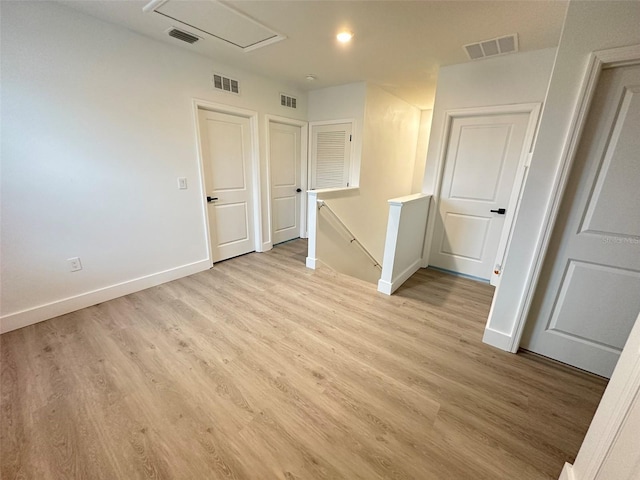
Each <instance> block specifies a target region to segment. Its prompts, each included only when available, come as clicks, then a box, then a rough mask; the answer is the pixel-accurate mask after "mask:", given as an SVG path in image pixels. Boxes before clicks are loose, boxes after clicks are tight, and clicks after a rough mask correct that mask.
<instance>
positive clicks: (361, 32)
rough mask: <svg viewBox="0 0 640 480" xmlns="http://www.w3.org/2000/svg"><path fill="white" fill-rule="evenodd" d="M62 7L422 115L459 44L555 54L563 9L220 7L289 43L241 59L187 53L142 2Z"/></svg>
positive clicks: (316, 4) (374, 4) (218, 45)
mask: <svg viewBox="0 0 640 480" xmlns="http://www.w3.org/2000/svg"><path fill="white" fill-rule="evenodd" d="M182 1H187V0H182ZM205 1H206V0H205ZM61 3H63V4H65V5H67V6H70V7H72V8H74V9H76V10H80V11H82V12H84V13H87V14H89V15H92V16H94V17H97V18H100V19H103V20H106V21H108V22H112V23H115V24H119V25H122V26H124V27H126V28H129V29H131V30H134V31H137V32H139V33H141V34H143V35H146V36H148V37H151V38H155V39H157V40H160V41H162V42H166V43H170V44H173V45H177V46H179V47H181V48H185V49H187V50H191V51H194V52H198V53H201V54H203V55H205V56H207V57H210V58H212V59H215V60H216V61H217V62H220V63H226V64H229V65H233V66H236V67H239V68H242V69H244V70H248V71H252V72H256V73H259V74H262V75H265V76H268V77H272V78H276V79H280V80H283V81H285V82H287V83H289V84H291V85H294V86H296V87H298V88H300V89H302V90H305V91H306V90H313V89H316V88H322V87H327V86H331V85H341V84H345V83H351V82H357V81H367V82H371V83H374V84H377V85H379V86H381V87H382V88H384V89H385V90H387V91H389V92H391V93H393V94H395V95H397V96H398V97H400V98H403V99H404V100H406V101H407V102H409V103H411V104H413V105H416V106H418V107H419V108H422V109H428V108H432V107H433V99H434V94H435V86H436V79H437V72H438V68H439V67H440V66H444V65H451V64H456V63H462V62H467V61H469V60H468V59H467V56H466V54H465V52H464V50H463V48H462V46H463V45H465V44H468V43H473V42H477V41H480V40H486V39H491V38H495V37H499V36H503V35H508V34H511V33H517V34H518V36H519V44H520V51H530V50H537V49H541V48H547V47H554V46H557V44H558V41H559V39H560V32H561V29H562V23H563V20H564V15H565V11H566V8H567V2H565V1H544V0H529V1H512V0H510V1H507V0H502V1H484V0H475V1H444V0H441V1H420V0H418V1H399V0H393V1H327V0H325V1H272V0H261V1H232V2H227V3H228V4H229V5H231V6H232V7H233V8H234V9H236V10H238V11H240V12H242V13H244V14H246V15H248V16H250V17H251V18H253V19H255V20H258V21H259V22H261V23H263V24H264V25H266V26H267V27H269V28H271V29H273V30H275V31H277V32H278V33H280V34H283V35H285V36H286V37H287V39H286V40H284V41H281V42H278V43H275V44H272V45H268V46H266V47H263V48H259V49H257V50H253V51H250V52H243V51H242V50H241V49H239V48H237V47H235V46H233V45H230V44H228V43H226V42H223V41H221V40H218V39H216V38H213V37H208V38H205V39H203V40H201V41H199V42H197V43H195V44H194V45H188V44H186V43H184V42H181V41H179V40H176V39H174V38H171V37H169V36H168V35H167V34H166V33H164V32H165V30H166V29H167V28H169V27H170V26H177V27H182V26H181V25H180V24H178V23H177V22H175V21H172V20H170V19H167V18H165V17H162V16H161V15H158V14H156V13H144V12H143V11H142V7H143V6H144V5H146V4H147V3H148V2H147V0H142V1H139V0H129V1H73V0H72V1H62V2H61ZM194 3H198V2H194ZM343 28H346V29H348V30H351V31H353V32H354V33H355V37H354V38H353V41H352V42H351V43H350V44H349V45H341V44H338V42H337V41H336V39H335V35H336V33H337V32H338V31H339V30H341V29H343ZM187 30H188V28H187ZM205 36H206V35H205ZM476 61H484V60H476ZM223 73H224V72H223ZM310 73H311V74H314V75H316V76H317V80H316V81H314V82H309V81H308V80H306V78H305V77H306V75H307V74H310Z"/></svg>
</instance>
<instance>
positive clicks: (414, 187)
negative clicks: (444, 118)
mask: <svg viewBox="0 0 640 480" xmlns="http://www.w3.org/2000/svg"><path fill="white" fill-rule="evenodd" d="M432 119H433V110H422V111H421V112H420V129H419V130H418V144H417V146H416V160H415V164H414V166H413V180H412V182H411V193H420V192H422V183H423V181H424V168H425V166H426V164H427V150H428V148H429V136H430V134H431V121H432Z"/></svg>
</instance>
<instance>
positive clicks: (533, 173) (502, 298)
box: [485, 1, 640, 343]
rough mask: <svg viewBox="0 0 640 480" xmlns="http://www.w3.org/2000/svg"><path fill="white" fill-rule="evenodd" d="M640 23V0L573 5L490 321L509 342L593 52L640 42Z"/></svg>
mask: <svg viewBox="0 0 640 480" xmlns="http://www.w3.org/2000/svg"><path fill="white" fill-rule="evenodd" d="M639 25H640V3H639V2H637V1H634V2H625V1H623V2H616V1H607V2H582V1H577V2H571V3H570V4H569V8H568V11H567V17H566V20H565V25H564V29H563V33H562V38H561V40H560V45H559V46H558V54H557V58H556V62H555V66H554V70H553V75H552V77H551V81H550V84H549V91H548V94H547V98H546V100H545V106H544V110H543V113H542V118H541V120H540V127H539V131H538V139H537V141H536V145H535V150H534V154H533V158H532V162H531V169H530V171H529V176H528V179H527V184H526V186H525V189H524V192H523V197H522V201H521V205H520V213H519V216H518V219H517V221H516V223H515V226H514V232H513V238H512V244H511V248H510V250H509V252H508V254H507V257H506V261H505V265H504V270H503V278H502V281H501V283H500V286H499V288H498V290H497V291H496V295H495V297H494V304H493V312H492V317H491V321H490V323H489V324H488V325H487V331H488V332H493V333H494V334H495V335H494V337H495V336H501V337H502V338H503V339H504V342H507V343H508V342H509V341H512V340H514V337H515V336H516V334H517V332H516V331H515V329H516V322H517V320H518V316H519V312H520V310H521V307H522V300H523V298H524V295H525V293H526V286H527V279H528V278H529V275H530V272H531V269H532V268H533V265H534V262H535V260H536V251H537V248H538V246H539V244H540V242H541V237H542V235H543V228H544V222H545V218H546V217H547V215H548V206H549V203H550V201H551V198H552V189H553V184H554V179H555V177H556V174H557V172H558V169H559V167H560V160H561V157H562V152H563V149H564V146H565V142H566V141H567V138H568V134H569V126H570V123H571V119H572V116H573V112H574V110H575V108H576V103H577V101H578V94H579V89H580V86H581V83H582V79H583V76H584V74H585V72H586V68H587V65H588V60H589V55H590V53H591V52H592V51H596V50H602V49H607V48H614V47H620V46H627V45H632V44H640V28H638V26H639ZM485 338H486V337H485ZM494 343H495V342H494Z"/></svg>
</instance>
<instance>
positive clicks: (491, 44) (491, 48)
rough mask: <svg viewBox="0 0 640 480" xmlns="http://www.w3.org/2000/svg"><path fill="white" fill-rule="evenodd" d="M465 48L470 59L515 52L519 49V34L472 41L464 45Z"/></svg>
mask: <svg viewBox="0 0 640 480" xmlns="http://www.w3.org/2000/svg"><path fill="white" fill-rule="evenodd" d="M464 50H465V52H467V56H468V57H469V59H470V60H477V59H479V58H487V57H495V56H497V55H505V54H507V53H514V52H517V51H518V34H516V33H514V34H513V35H506V36H504V37H499V38H492V39H491V40H483V41H482V42H478V43H470V44H468V45H465V46H464Z"/></svg>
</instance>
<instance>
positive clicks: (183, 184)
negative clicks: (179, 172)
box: [178, 177, 187, 190]
mask: <svg viewBox="0 0 640 480" xmlns="http://www.w3.org/2000/svg"><path fill="white" fill-rule="evenodd" d="M178 188H179V189H180V190H186V189H187V177H178Z"/></svg>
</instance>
